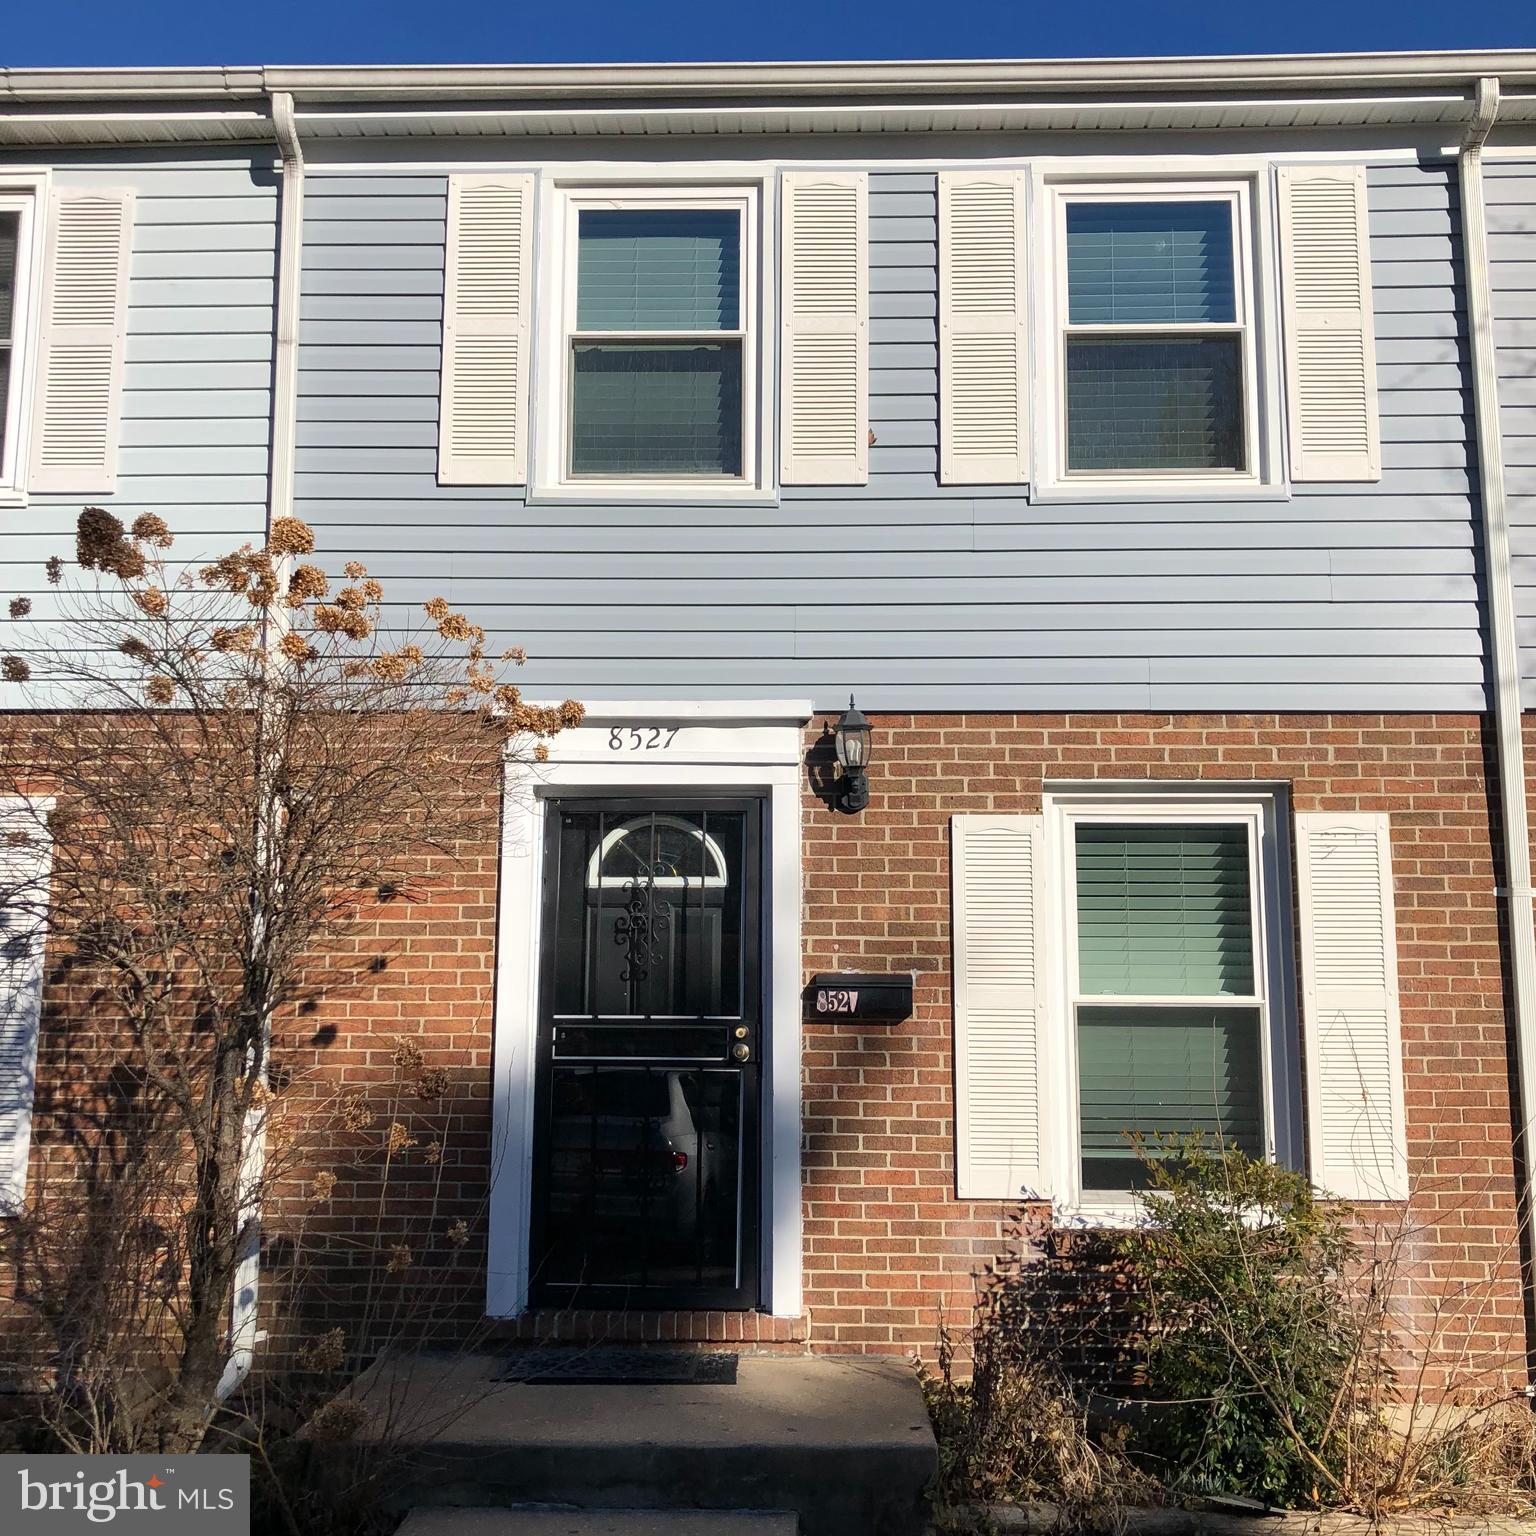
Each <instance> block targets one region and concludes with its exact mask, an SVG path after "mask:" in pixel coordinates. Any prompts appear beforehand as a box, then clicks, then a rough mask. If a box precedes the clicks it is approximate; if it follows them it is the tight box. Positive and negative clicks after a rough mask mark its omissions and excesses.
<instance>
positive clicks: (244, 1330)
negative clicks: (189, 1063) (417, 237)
mask: <svg viewBox="0 0 1536 1536" xmlns="http://www.w3.org/2000/svg"><path fill="white" fill-rule="evenodd" d="M272 128H273V131H274V134H275V136H276V138H277V145H278V149H279V151H280V152H281V154H282V159H283V181H282V190H281V202H280V203H279V204H278V216H277V305H276V314H275V317H274V320H275V325H274V329H275V331H276V339H275V345H274V350H273V359H272V448H271V454H270V457H269V460H268V465H269V468H268V473H267V532H268V534H270V533H271V531H272V524H273V523H274V522H276V520H277V519H278V518H280V517H287V516H288V515H289V514H290V513H291V512H292V510H293V440H294V421H295V417H296V414H297V411H296V405H297V396H298V375H299V269H300V263H301V261H302V259H303V251H304V150H303V147H302V146H301V145H300V143H299V132H298V125H297V123H296V122H295V120H294V112H293V96H292V95H291V94H290V93H289V92H287V91H274V92H273V93H272ZM262 1028H263V1031H264V1038H263V1040H262V1059H263V1061H264V1062H265V1060H266V1057H267V1053H268V1052H269V1051H270V1049H271V1044H272V1038H271V1021H270V1020H263V1023H262ZM265 1080H266V1074H265V1069H263V1074H262V1081H263V1082H265ZM266 1147H267V1116H266V1110H265V1109H264V1108H259V1109H256V1110H253V1111H252V1112H251V1114H250V1116H249V1117H248V1122H247V1125H246V1128H245V1146H244V1150H243V1153H242V1155H241V1160H240V1187H241V1213H242V1220H241V1227H242V1229H243V1231H244V1234H245V1235H244V1239H243V1241H242V1243H241V1251H240V1263H239V1265H238V1267H237V1268H236V1270H235V1284H234V1294H233V1296H232V1297H231V1298H230V1304H229V1359H228V1360H227V1361H226V1362H225V1366H224V1374H223V1376H222V1377H221V1378H220V1380H219V1385H218V1389H217V1392H218V1400H219V1401H220V1402H221V1403H222V1402H224V1401H225V1400H227V1399H228V1397H229V1395H230V1394H231V1393H232V1392H234V1391H235V1390H236V1388H238V1387H239V1386H240V1384H241V1383H242V1382H243V1381H244V1380H245V1379H246V1377H247V1376H249V1375H250V1373H251V1363H252V1360H253V1359H254V1357H255V1351H256V1346H257V1344H259V1343H260V1342H261V1340H262V1338H263V1337H264V1335H262V1334H261V1333H259V1332H258V1331H257V1328H256V1296H257V1287H258V1286H259V1284H260V1281H261V1196H260V1190H261V1179H262V1174H263V1171H264V1168H265V1161H266Z"/></svg>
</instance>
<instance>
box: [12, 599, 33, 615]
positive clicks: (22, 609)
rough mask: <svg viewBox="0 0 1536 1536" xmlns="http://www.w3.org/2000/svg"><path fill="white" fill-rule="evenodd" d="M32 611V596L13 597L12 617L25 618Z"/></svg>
mask: <svg viewBox="0 0 1536 1536" xmlns="http://www.w3.org/2000/svg"><path fill="white" fill-rule="evenodd" d="M31 612H32V599H31V598H30V597H13V598H12V599H11V617H12V618H13V619H24V618H26V616H27V615H28V614H29V613H31Z"/></svg>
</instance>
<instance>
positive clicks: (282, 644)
mask: <svg viewBox="0 0 1536 1536" xmlns="http://www.w3.org/2000/svg"><path fill="white" fill-rule="evenodd" d="M277 648H278V650H280V651H281V652H282V653H283V655H284V656H286V657H287V658H288V660H289V661H296V662H297V663H298V664H299V665H300V666H303V665H304V663H305V662H307V661H314V660H315V659H316V657H318V656H319V654H320V653H319V651H317V650H316V649H315V648H314V646H312V645H311V644H310V643H309V641H308V640H306V639H305V638H304V636H303V635H301V634H300V633H299V632H298V631H297V630H295V629H290V630H289V631H288V633H287V634H286V635H284V636H283V638H282V639H281V640H280V641H278V645H277Z"/></svg>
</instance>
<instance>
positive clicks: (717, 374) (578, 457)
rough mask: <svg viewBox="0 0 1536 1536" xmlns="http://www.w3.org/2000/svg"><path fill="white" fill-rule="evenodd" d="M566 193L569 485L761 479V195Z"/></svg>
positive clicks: (563, 462) (564, 350)
mask: <svg viewBox="0 0 1536 1536" xmlns="http://www.w3.org/2000/svg"><path fill="white" fill-rule="evenodd" d="M564 201H565V210H564V212H565V218H564V231H563V233H564V244H565V260H564V282H563V292H562V293H561V294H560V296H559V297H560V317H561V324H560V332H561V354H562V355H561V366H562V368H563V370H564V379H563V387H562V389H561V391H560V395H559V398H560V399H561V400H563V402H564V411H563V417H564V420H563V423H562V425H561V433H560V442H559V454H560V472H559V481H560V483H562V484H563V485H564V486H565V487H566V488H567V489H577V488H580V487H582V486H584V485H591V486H592V488H593V489H594V490H596V489H597V488H598V483H601V486H602V489H603V490H604V491H605V492H611V491H612V490H614V489H615V488H616V487H618V488H622V487H623V485H624V484H625V483H626V482H629V483H632V484H635V485H636V486H637V487H639V488H641V489H642V490H643V489H646V488H652V489H658V490H659V489H662V488H664V487H665V486H667V485H669V484H673V483H678V484H682V485H686V486H687V487H689V488H690V489H693V490H698V489H702V488H706V487H709V486H719V487H722V488H731V487H737V488H740V487H745V486H750V485H752V484H753V483H754V481H755V477H756V472H757V458H758V452H757V441H756V440H757V430H756V427H757V421H758V391H757V388H756V383H755V377H756V350H757V349H756V341H757V338H756V335H755V330H754V324H753V315H754V312H755V304H756V284H757V272H756V266H757V264H756V259H755V246H756V200H755V196H754V194H753V193H751V192H749V191H746V190H741V189H736V188H728V189H716V188H641V189H635V190H624V191H615V192H612V193H609V192H596V191H592V190H590V189H585V188H583V189H579V190H578V189H573V190H571V191H569V192H567V193H566V194H565V195H564Z"/></svg>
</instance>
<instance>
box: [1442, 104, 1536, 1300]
mask: <svg viewBox="0 0 1536 1536" xmlns="http://www.w3.org/2000/svg"><path fill="white" fill-rule="evenodd" d="M1500 99H1501V90H1500V82H1499V79H1498V77H1497V76H1484V77H1482V78H1481V79H1479V80H1478V81H1477V86H1476V97H1475V103H1476V104H1475V109H1474V111H1473V115H1472V118H1471V121H1470V122H1469V123H1468V124H1467V128H1466V132H1465V133H1464V135H1463V136H1462V141H1461V148H1460V150H1459V151H1458V154H1457V157H1456V171H1457V184H1458V189H1459V195H1460V202H1461V227H1462V246H1463V250H1462V255H1463V266H1464V269H1465V271H1466V275H1467V276H1466V282H1467V323H1468V330H1469V332H1470V345H1471V355H1472V402H1473V414H1474V418H1475V422H1476V428H1477V462H1478V491H1479V499H1480V500H1481V502H1482V517H1483V549H1484V560H1485V562H1486V571H1487V579H1488V657H1489V666H1490V669H1491V672H1492V679H1491V682H1492V687H1491V690H1490V691H1491V693H1492V705H1493V716H1494V731H1495V736H1496V749H1497V758H1498V775H1499V787H1498V798H1499V814H1500V820H1501V821H1502V823H1503V829H1504V877H1505V887H1506V888H1505V903H1506V909H1507V914H1508V923H1509V949H1510V961H1509V971H1510V987H1511V991H1512V993H1513V997H1512V998H1511V1003H1512V1013H1513V1022H1514V1041H1515V1056H1516V1063H1515V1066H1516V1076H1517V1079H1518V1082H1519V1102H1518V1104H1517V1105H1516V1106H1515V1110H1514V1116H1513V1119H1514V1126H1513V1130H1514V1135H1515V1148H1516V1152H1517V1166H1518V1167H1519V1169H1520V1174H1519V1177H1520V1226H1521V1232H1522V1238H1523V1240H1524V1241H1528V1234H1530V1233H1531V1231H1532V1230H1533V1229H1532V1226H1531V1222H1532V1217H1533V1215H1536V1169H1533V1162H1536V908H1533V902H1536V890H1533V888H1532V882H1531V841H1530V806H1529V801H1528V796H1527V793H1526V755H1525V738H1524V730H1523V727H1524V713H1523V709H1522V706H1521V698H1520V650H1519V643H1518V639H1517V635H1516V629H1515V616H1516V609H1515V587H1514V576H1513V567H1512V562H1511V559H1510V544H1509V508H1508V503H1507V500H1506V493H1505V486H1504V446H1503V441H1502V426H1501V423H1500V420H1499V388H1498V366H1497V363H1498V355H1497V347H1496V338H1495V336H1494V329H1493V281H1492V276H1491V270H1490V268H1489V265H1488V213H1487V205H1486V202H1485V199H1484V195H1483V146H1484V145H1485V144H1486V143H1487V142H1488V135H1489V134H1490V133H1491V132H1492V130H1493V126H1494V124H1495V122H1497V120H1498V116H1499V106H1500ZM1523 1245H1524V1243H1523ZM1524 1257H1525V1264H1524V1268H1525V1276H1526V1285H1527V1286H1531V1285H1532V1283H1533V1280H1532V1266H1533V1262H1536V1260H1533V1255H1532V1254H1531V1252H1530V1250H1529V1248H1526V1249H1525V1255H1524Z"/></svg>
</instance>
